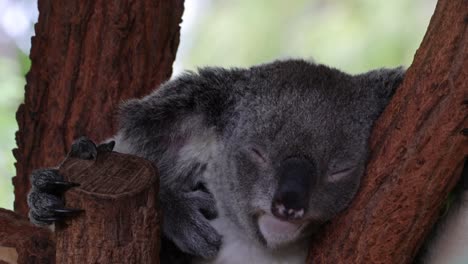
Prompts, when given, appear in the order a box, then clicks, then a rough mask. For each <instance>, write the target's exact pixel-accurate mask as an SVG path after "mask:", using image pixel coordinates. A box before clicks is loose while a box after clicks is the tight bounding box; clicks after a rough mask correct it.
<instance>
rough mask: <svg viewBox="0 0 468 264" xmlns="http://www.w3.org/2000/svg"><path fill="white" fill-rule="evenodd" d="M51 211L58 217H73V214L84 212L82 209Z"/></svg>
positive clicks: (56, 209)
mask: <svg viewBox="0 0 468 264" xmlns="http://www.w3.org/2000/svg"><path fill="white" fill-rule="evenodd" d="M51 211H52V212H54V213H56V214H58V215H75V214H78V213H81V212H84V210H83V209H75V208H55V209H52V210H51Z"/></svg>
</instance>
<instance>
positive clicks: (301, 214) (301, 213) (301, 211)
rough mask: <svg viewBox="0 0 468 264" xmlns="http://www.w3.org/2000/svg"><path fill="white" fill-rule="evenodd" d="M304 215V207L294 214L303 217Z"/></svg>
mask: <svg viewBox="0 0 468 264" xmlns="http://www.w3.org/2000/svg"><path fill="white" fill-rule="evenodd" d="M303 215H304V209H301V210H299V211H297V212H296V213H295V214H294V218H301V217H302V216H303Z"/></svg>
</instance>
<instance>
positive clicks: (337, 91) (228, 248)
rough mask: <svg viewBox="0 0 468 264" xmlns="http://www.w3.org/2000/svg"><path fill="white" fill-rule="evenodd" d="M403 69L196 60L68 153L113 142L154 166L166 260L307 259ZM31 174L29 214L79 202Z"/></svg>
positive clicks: (89, 153) (92, 152)
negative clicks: (102, 135)
mask: <svg viewBox="0 0 468 264" xmlns="http://www.w3.org/2000/svg"><path fill="white" fill-rule="evenodd" d="M404 74H405V71H404V69H402V68H401V67H400V68H395V69H377V70H373V71H369V72H367V73H363V74H357V75H350V74H346V73H344V72H342V71H339V70H337V69H333V68H330V67H327V66H325V65H321V64H316V63H313V62H308V61H304V60H300V59H290V60H283V61H274V62H271V63H267V64H262V65H258V66H253V67H250V68H248V69H241V68H234V69H222V68H203V69H200V70H199V71H198V72H197V73H194V72H187V73H184V74H182V75H181V76H179V77H178V78H175V79H173V80H170V81H168V82H166V83H164V84H162V85H161V86H160V87H159V89H157V90H155V91H154V92H153V93H151V94H150V95H148V96H146V97H144V98H142V99H133V100H130V101H127V102H125V103H124V104H123V105H122V106H121V107H120V110H119V130H118V133H117V134H116V135H115V136H114V137H113V138H112V139H111V140H109V141H107V142H106V143H103V144H101V145H98V146H96V145H95V144H94V143H93V142H92V141H90V140H89V139H86V138H80V139H78V140H77V141H75V143H74V144H73V146H72V150H71V152H70V155H72V156H77V157H80V158H84V159H92V158H95V157H96V155H97V151H96V150H97V149H98V148H102V149H107V150H109V151H110V150H112V149H113V150H114V151H117V152H122V153H128V154H133V155H137V156H140V157H143V158H146V159H148V160H150V161H151V162H153V163H154V165H155V166H157V167H158V169H159V171H160V181H161V187H160V205H161V208H162V211H163V218H164V221H163V226H162V233H163V234H162V235H163V237H162V253H161V262H162V263H304V261H305V258H306V254H307V244H308V241H309V240H310V238H311V236H312V235H313V234H314V233H315V232H316V231H317V230H319V229H320V227H321V226H322V225H323V224H324V223H326V222H327V221H329V220H330V219H332V218H333V217H334V216H335V215H337V214H338V213H339V212H341V211H342V210H344V209H345V208H346V207H347V206H348V205H349V204H350V202H351V201H352V199H353V197H354V195H355V193H356V191H357V189H358V187H359V184H360V179H361V177H362V175H363V172H364V169H365V165H366V161H367V157H368V139H369V137H370V133H371V129H372V126H373V123H374V121H375V120H376V119H377V118H378V116H379V115H380V113H381V112H382V111H383V109H384V108H385V106H386V105H387V103H388V102H389V100H390V98H391V97H392V95H393V93H394V91H395V89H396V88H397V87H398V85H399V84H400V83H401V82H402V79H403V77H404ZM114 143H115V146H114ZM31 177H32V181H31V182H32V190H31V192H30V194H29V197H28V203H29V206H30V213H29V216H30V219H31V221H32V222H33V223H35V224H38V225H50V224H53V223H54V222H56V221H60V220H62V219H63V218H64V217H68V216H69V215H73V214H74V213H75V212H76V210H77V209H70V208H66V207H65V205H64V203H63V200H62V199H61V194H62V193H63V192H64V191H66V190H67V189H69V188H72V187H74V186H75V185H74V183H69V182H65V181H63V177H62V176H61V175H59V174H58V172H57V170H54V169H42V170H37V171H35V172H33V174H32V176H31ZM175 256H177V257H175Z"/></svg>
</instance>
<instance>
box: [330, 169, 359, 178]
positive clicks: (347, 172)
mask: <svg viewBox="0 0 468 264" xmlns="http://www.w3.org/2000/svg"><path fill="white" fill-rule="evenodd" d="M356 168H357V167H356V166H354V167H348V168H346V169H342V170H339V171H336V172H332V174H331V175H330V176H328V181H329V182H337V181H340V180H342V179H344V178H346V176H348V175H350V174H352V173H353V171H354V170H355V169H356Z"/></svg>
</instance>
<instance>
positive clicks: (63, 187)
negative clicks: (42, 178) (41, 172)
mask: <svg viewBox="0 0 468 264" xmlns="http://www.w3.org/2000/svg"><path fill="white" fill-rule="evenodd" d="M49 184H50V185H51V186H53V188H55V189H57V190H59V191H60V192H65V191H67V190H69V189H71V188H73V187H78V186H80V184H79V183H74V182H68V181H53V182H50V183H49Z"/></svg>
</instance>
